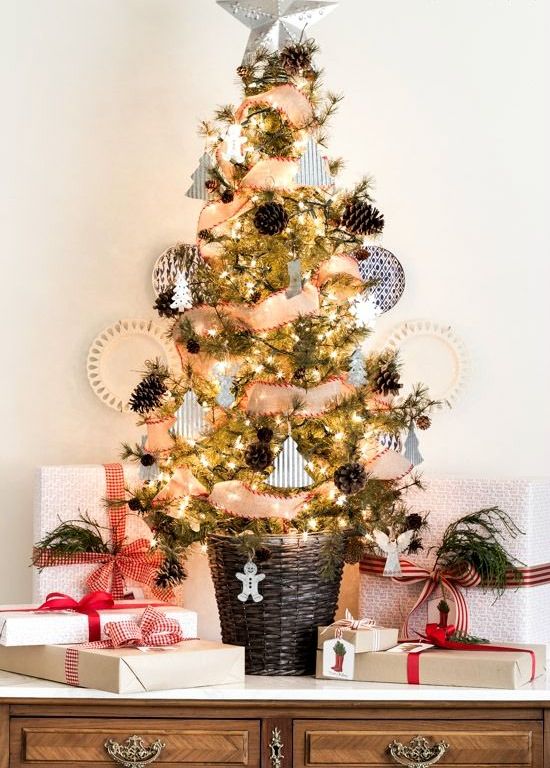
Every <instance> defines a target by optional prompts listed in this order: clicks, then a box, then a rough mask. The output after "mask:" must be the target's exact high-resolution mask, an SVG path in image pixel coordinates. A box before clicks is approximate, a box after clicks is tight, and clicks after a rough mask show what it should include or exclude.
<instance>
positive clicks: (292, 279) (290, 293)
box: [286, 259, 302, 299]
mask: <svg viewBox="0 0 550 768" xmlns="http://www.w3.org/2000/svg"><path fill="white" fill-rule="evenodd" d="M288 277H289V283H288V288H287V290H286V297H287V299H292V298H293V297H294V296H298V295H299V294H300V293H301V292H302V264H301V262H300V259H292V261H289V262H288Z"/></svg>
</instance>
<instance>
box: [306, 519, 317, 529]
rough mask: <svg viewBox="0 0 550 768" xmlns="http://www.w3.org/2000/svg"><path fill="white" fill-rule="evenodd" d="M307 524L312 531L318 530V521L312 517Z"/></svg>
mask: <svg viewBox="0 0 550 768" xmlns="http://www.w3.org/2000/svg"><path fill="white" fill-rule="evenodd" d="M307 524H308V527H309V528H311V530H312V531H314V530H315V529H316V528H317V520H315V518H314V517H310V518H309V520H308V521H307Z"/></svg>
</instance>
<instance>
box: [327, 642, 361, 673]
mask: <svg viewBox="0 0 550 768" xmlns="http://www.w3.org/2000/svg"><path fill="white" fill-rule="evenodd" d="M354 670H355V647H354V645H353V643H348V641H347V640H342V639H341V638H338V637H333V638H332V640H325V642H324V643H323V677H334V678H336V679H338V680H353V673H354Z"/></svg>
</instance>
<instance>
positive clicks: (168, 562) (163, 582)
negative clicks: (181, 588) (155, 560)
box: [155, 557, 187, 589]
mask: <svg viewBox="0 0 550 768" xmlns="http://www.w3.org/2000/svg"><path fill="white" fill-rule="evenodd" d="M186 578H187V572H186V570H185V568H184V567H183V565H182V564H181V563H180V561H179V560H178V559H177V557H167V558H166V559H165V560H164V561H163V562H162V563H161V565H160V567H159V569H158V571H157V575H156V577H155V584H156V585H157V587H161V588H162V589H167V588H168V587H176V586H177V585H178V584H181V583H182V581H185V579H186Z"/></svg>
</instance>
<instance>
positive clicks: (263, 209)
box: [254, 202, 288, 235]
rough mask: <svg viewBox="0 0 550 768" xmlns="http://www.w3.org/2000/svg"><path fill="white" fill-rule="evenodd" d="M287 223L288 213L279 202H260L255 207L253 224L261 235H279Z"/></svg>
mask: <svg viewBox="0 0 550 768" xmlns="http://www.w3.org/2000/svg"><path fill="white" fill-rule="evenodd" d="M287 224H288V213H287V212H286V211H285V209H284V208H283V206H282V205H281V204H280V203H273V202H271V203H262V205H260V206H258V208H256V213H255V214H254V226H255V227H256V229H257V230H258V232H259V233H260V234H261V235H280V234H281V232H282V231H283V230H284V229H286V225H287Z"/></svg>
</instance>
